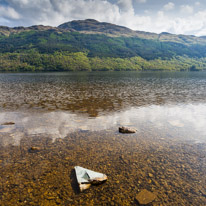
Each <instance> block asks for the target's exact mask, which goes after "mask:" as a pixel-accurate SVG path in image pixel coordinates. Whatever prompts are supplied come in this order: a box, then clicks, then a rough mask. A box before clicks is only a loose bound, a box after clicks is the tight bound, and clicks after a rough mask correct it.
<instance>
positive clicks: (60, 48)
mask: <svg viewBox="0 0 206 206" xmlns="http://www.w3.org/2000/svg"><path fill="white" fill-rule="evenodd" d="M60 53H61V55H62V56H65V58H66V59H67V58H70V57H71V56H72V57H71V58H72V59H73V60H74V59H75V60H74V61H76V62H77V63H75V64H77V65H78V64H79V62H80V60H78V58H80V59H81V60H82V61H83V59H84V60H85V61H88V65H89V66H88V65H87V66H88V68H91V67H92V66H91V64H92V63H91V62H90V61H93V60H94V59H95V58H99V59H98V63H95V64H94V65H96V67H97V64H100V62H101V64H102V65H104V67H105V68H107V69H109V70H110V69H113V67H116V68H117V69H118V68H120V67H121V68H123V69H124V68H125V69H130V68H133V69H134V68H136V69H137V68H138V69H147V68H155V67H156V66H154V65H158V67H160V66H161V64H163V62H164V67H162V68H164V69H165V68H167V67H166V65H168V64H170V63H171V62H173V61H174V60H175V63H174V62H173V63H172V64H171V65H172V66H170V68H173V69H175V70H176V69H183V70H184V69H188V68H190V67H191V68H192V69H193V70H195V69H196V68H203V67H204V66H205V63H204V61H205V60H203V59H204V58H206V37H205V36H203V37H196V36H193V35H174V34H170V33H166V32H162V33H160V34H155V33H150V32H144V31H134V30H131V29H129V28H126V27H123V26H118V25H115V24H110V23H106V22H98V21H96V20H94V19H86V20H77V21H71V22H67V23H64V24H61V25H59V26H58V27H51V26H43V25H36V26H31V27H14V28H9V27H5V26H0V60H1V58H2V59H3V60H2V61H4V60H5V61H6V62H5V64H4V67H5V65H6V66H8V65H12V66H11V70H12V68H13V67H15V61H16V62H17V60H18V62H19V67H18V69H17V70H20V69H22V68H25V67H27V66H28V68H29V69H31V67H32V68H33V66H34V67H36V66H38V67H39V68H44V67H45V65H50V67H53V66H52V65H51V62H52V61H51V60H49V59H48V58H50V59H53V61H54V62H53V65H55V70H58V68H60V67H61V69H62V68H64V69H66V65H67V66H68V65H71V62H70V63H68V60H62V61H67V62H66V63H65V64H64V65H63V66H62V64H63V63H62V61H60V59H61V58H62V56H61V57H60V56H59V54H60ZM31 54H32V55H33V56H32V55H31ZM57 54H58V55H57ZM57 57H58V58H59V60H58V58H57ZM136 57H138V58H139V59H138V62H137V61H136V60H135V61H133V60H134V59H133V60H132V61H133V63H132V65H130V64H131V62H132V61H127V60H128V58H129V59H131V58H136ZM15 58H16V59H15ZM45 58H47V59H45ZM106 58H107V59H106ZM108 58H110V60H111V61H112V63H111V61H109V63H107V64H106V63H105V62H106V61H107V60H108ZM43 59H44V60H43ZM34 60H35V61H34ZM73 60H71V61H73ZM123 60H124V61H126V63H125V62H124V64H123V62H122V61H123ZM102 61H103V62H102ZM148 61H149V64H148V63H147V62H148ZM198 61H201V62H202V63H201V64H200V63H198ZM11 62H13V63H11ZM114 62H116V63H114ZM117 62H118V63H117ZM151 62H152V63H151ZM155 62H156V63H155ZM158 62H160V63H161V64H160V63H158ZM114 64H115V65H116V66H114ZM173 64H175V66H174V65H173ZM82 65H84V67H85V68H86V67H87V66H85V64H84V63H83V64H82ZM94 65H93V67H94ZM111 65H113V66H111ZM122 65H125V66H122ZM128 65H129V66H128ZM148 65H150V66H148ZM178 65H179V67H178ZM30 66H31V67H30ZM43 66H44V67H43ZM192 66H193V67H192ZM1 68H3V66H1ZM77 68H80V67H78V66H77ZM81 68H83V66H81ZM102 68H103V67H102ZM33 69H34V68H33ZM64 69H63V70H64ZM103 69H104V68H103ZM0 70H1V69H0ZM48 70H49V68H48Z"/></svg>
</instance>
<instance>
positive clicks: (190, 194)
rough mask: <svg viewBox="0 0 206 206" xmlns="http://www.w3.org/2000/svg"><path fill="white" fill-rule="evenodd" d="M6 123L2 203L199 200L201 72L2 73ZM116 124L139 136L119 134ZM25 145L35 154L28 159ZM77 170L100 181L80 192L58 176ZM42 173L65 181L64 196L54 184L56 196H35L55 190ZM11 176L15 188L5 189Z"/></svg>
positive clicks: (203, 192) (203, 116) (204, 99)
mask: <svg viewBox="0 0 206 206" xmlns="http://www.w3.org/2000/svg"><path fill="white" fill-rule="evenodd" d="M5 122H14V123H15V124H14V125H1V126H0V147H1V152H0V164H1V167H0V172H1V173H2V174H4V175H2V184H1V187H0V192H1V194H3V195H2V197H1V201H2V202H0V203H5V205H8V204H20V205H21V204H22V205H23V204H34V205H35V204H44V203H45V204H51V205H52V204H54V205H55V204H60V205H61V204H62V205H65V204H68V205H69V204H71V205H72V204H73V205H81V204H82V205H91V204H94V205H97V204H99V205H104V204H114V205H120V204H121V205H134V204H138V203H137V200H136V198H135V197H136V195H137V194H138V192H139V191H141V189H145V188H146V189H148V190H149V191H152V192H153V193H154V194H156V195H157V198H156V200H154V202H153V203H151V204H153V205H155V204H156V205H160V204H162V205H175V204H176V205H195V204H196V203H198V205H204V203H205V201H206V187H205V185H206V184H205V178H204V177H205V176H204V175H205V173H206V172H205V170H206V158H205V155H206V127H205V125H206V73H205V72H170V73H167V72H147V73H144V72H97V73H95V72H92V73H88V72H85V73H84V72H81V73H37V74H29V73H28V74H0V124H3V123H5ZM119 126H129V127H135V128H136V129H137V133H136V134H133V135H125V136H123V135H121V134H119V133H118V127H119ZM60 140H61V141H60ZM32 146H38V147H40V148H41V150H40V152H37V153H32V154H30V153H29V152H28V151H29V148H30V147H32ZM100 148H101V149H100ZM89 151H92V152H89ZM120 151H121V153H119V152H120ZM102 152H104V155H103V154H102ZM71 153H72V155H71ZM60 154H62V155H60ZM79 155H81V156H79ZM68 156H70V157H68ZM33 158H34V159H35V161H34V159H33ZM42 158H43V159H44V160H45V161H46V166H45V167H46V168H44V167H43V165H41V161H40V160H41V159H42ZM66 158H68V161H66V160H67V159H66ZM65 159H66V160H65ZM24 161H25V165H24V166H25V172H24V173H23V174H21V169H20V168H21V167H20V165H22V164H23V163H22V162H24ZM33 161H34V162H33ZM31 162H33V163H32V164H36V163H35V162H38V163H39V165H41V168H36V167H35V168H33V167H32V166H31ZM65 162H67V163H65ZM68 162H70V163H71V164H68ZM27 163H28V165H27ZM100 163H101V164H100ZM57 164H62V165H64V164H68V165H67V166H65V167H63V166H57ZM80 164H81V165H80ZM26 165H27V166H26ZM55 165H56V166H55ZM75 165H80V166H84V167H87V168H89V169H94V170H97V171H100V172H101V171H102V172H104V173H106V174H107V175H108V177H109V178H108V181H107V183H106V184H104V185H102V186H99V187H97V188H91V189H89V190H88V191H87V192H85V193H83V194H79V193H78V192H76V191H75V181H74V185H72V184H71V183H70V182H72V179H73V176H72V172H71V175H70V176H69V175H68V174H67V175H66V174H65V171H67V173H68V170H69V171H72V168H73V167H74V166H75ZM42 167H43V168H42ZM111 169H112V170H111ZM45 170H46V171H49V172H50V173H51V177H53V178H54V176H55V174H53V172H51V170H52V171H56V173H57V174H58V176H59V178H62V179H65V178H66V179H67V181H68V182H67V186H65V188H64V189H62V184H61V183H58V189H57V190H58V192H59V193H60V194H59V195H58V196H56V195H54V194H53V193H55V192H54V189H51V193H52V194H53V195H50V196H52V198H48V197H47V196H48V194H45V195H43V196H41V194H40V193H38V191H39V190H40V188H41V190H42V191H44V190H45V191H44V192H45V193H46V190H47V189H48V188H47V186H48V185H49V186H50V187H51V188H53V187H54V185H55V184H57V182H55V183H54V182H53V181H51V180H50V179H49V178H51V177H47V176H46V177H44V175H43V174H44V172H45ZM137 171H138V174H139V175H138V174H137ZM32 172H33V173H34V174H33V176H31V177H28V176H29V174H31V173H32ZM62 172H63V173H62ZM8 173H9V176H10V177H11V178H10V179H8V178H7V176H8ZM149 173H152V174H153V175H152V177H150V176H151V175H150V176H148V174H149ZM17 174H19V175H20V176H21V177H19V179H18V181H17V180H15V181H17V182H16V183H13V184H16V185H18V186H16V187H17V188H18V189H17V188H16V187H14V188H13V187H12V188H11V187H9V186H8V185H12V181H14V180H13V179H12V177H15V175H17ZM127 174H130V176H129V179H128V176H127ZM42 175H43V176H42ZM34 176H35V178H34ZM43 177H44V178H45V179H44V178H43ZM42 178H43V179H42ZM28 180H29V182H30V184H31V185H30V184H29V186H28V184H26V182H27V181H28ZM37 180H39V181H40V183H42V182H44V181H47V183H48V185H47V186H45V185H43V183H42V184H40V183H39V182H37ZM15 181H14V182H15ZM125 184H126V185H127V187H125ZM21 187H22V188H21ZM60 188H61V189H60ZM117 188H120V189H119V190H120V191H119V190H118V189H117ZM28 190H29V191H30V192H29V193H28ZM66 190H67V193H68V194H67V195H65V196H64V195H63V194H64V193H65V192H66ZM68 190H69V192H68ZM9 194H10V195H9ZM68 197H69V200H68ZM37 199H38V200H37ZM25 201H26V202H25ZM35 201H36V202H35ZM92 202H93V203H92Z"/></svg>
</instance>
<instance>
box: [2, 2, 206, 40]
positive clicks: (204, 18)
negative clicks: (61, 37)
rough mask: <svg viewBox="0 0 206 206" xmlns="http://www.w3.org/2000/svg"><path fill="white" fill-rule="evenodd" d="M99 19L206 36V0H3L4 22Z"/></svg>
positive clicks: (57, 22)
mask: <svg viewBox="0 0 206 206" xmlns="http://www.w3.org/2000/svg"><path fill="white" fill-rule="evenodd" d="M84 19H96V20H98V21H101V22H109V23H113V24H118V25H121V26H126V27H129V28H131V29H133V30H138V31H148V32H155V33H161V32H169V33H173V34H187V35H196V36H206V0H193V1H192V0H0V25H2V26H9V27H14V26H31V25H50V26H58V25H60V24H62V23H65V22H68V21H72V20H84Z"/></svg>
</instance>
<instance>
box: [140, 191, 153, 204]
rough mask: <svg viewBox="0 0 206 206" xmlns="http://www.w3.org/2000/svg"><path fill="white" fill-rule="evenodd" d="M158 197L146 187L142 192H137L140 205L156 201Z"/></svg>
mask: <svg viewBox="0 0 206 206" xmlns="http://www.w3.org/2000/svg"><path fill="white" fill-rule="evenodd" d="M155 198H156V195H155V194H153V193H152V192H149V191H148V190H146V189H144V190H142V191H141V192H140V193H138V194H137V196H136V200H137V201H138V203H139V204H140V205H146V204H149V203H151V202H152V201H154V200H155Z"/></svg>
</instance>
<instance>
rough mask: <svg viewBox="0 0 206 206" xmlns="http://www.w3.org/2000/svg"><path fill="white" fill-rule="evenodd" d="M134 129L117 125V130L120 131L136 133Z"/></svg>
mask: <svg viewBox="0 0 206 206" xmlns="http://www.w3.org/2000/svg"><path fill="white" fill-rule="evenodd" d="M136 131H137V130H136V129H134V128H130V127H119V132H120V133H127V134H128V133H136Z"/></svg>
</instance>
